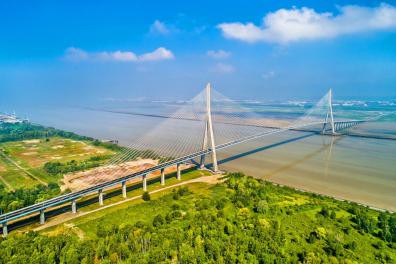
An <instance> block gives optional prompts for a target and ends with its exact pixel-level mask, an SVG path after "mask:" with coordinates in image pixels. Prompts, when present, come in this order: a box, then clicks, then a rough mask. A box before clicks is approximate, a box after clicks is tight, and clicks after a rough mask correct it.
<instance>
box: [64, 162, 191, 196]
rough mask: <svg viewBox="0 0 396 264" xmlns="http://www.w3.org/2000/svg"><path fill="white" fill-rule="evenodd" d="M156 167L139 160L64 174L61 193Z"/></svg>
mask: <svg viewBox="0 0 396 264" xmlns="http://www.w3.org/2000/svg"><path fill="white" fill-rule="evenodd" d="M156 165H158V160H153V159H140V160H135V161H128V162H124V163H122V164H118V165H107V166H101V167H98V168H94V169H91V170H87V171H82V172H75V173H69V174H66V175H65V176H64V177H63V180H62V181H63V185H62V186H61V189H62V191H64V190H66V189H70V190H71V191H73V192H74V191H79V190H83V189H86V188H88V187H91V186H94V185H97V184H100V183H103V182H107V181H111V180H115V179H119V178H120V177H123V176H126V175H129V174H132V173H135V172H139V171H142V170H145V169H148V168H151V167H154V166H156ZM188 167H189V166H188V165H184V166H182V169H186V168H188ZM175 171H176V166H170V167H168V168H166V169H165V173H172V172H175ZM159 173H160V172H159V171H156V172H153V173H151V174H150V175H148V178H151V177H156V176H159ZM136 181H140V179H133V180H129V181H128V182H136Z"/></svg>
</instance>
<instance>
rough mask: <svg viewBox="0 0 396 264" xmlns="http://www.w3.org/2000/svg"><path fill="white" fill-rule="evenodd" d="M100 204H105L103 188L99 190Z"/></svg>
mask: <svg viewBox="0 0 396 264" xmlns="http://www.w3.org/2000/svg"><path fill="white" fill-rule="evenodd" d="M99 205H100V206H102V205H103V189H100V190H99Z"/></svg>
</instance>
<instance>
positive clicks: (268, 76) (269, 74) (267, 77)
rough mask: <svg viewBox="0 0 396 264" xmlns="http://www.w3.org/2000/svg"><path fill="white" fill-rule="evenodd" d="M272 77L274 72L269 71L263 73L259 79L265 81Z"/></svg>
mask: <svg viewBox="0 0 396 264" xmlns="http://www.w3.org/2000/svg"><path fill="white" fill-rule="evenodd" d="M274 76H275V72H274V71H269V72H266V73H263V74H262V75H261V77H263V79H266V80H268V79H271V78H273V77H274Z"/></svg>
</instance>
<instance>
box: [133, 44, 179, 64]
mask: <svg viewBox="0 0 396 264" xmlns="http://www.w3.org/2000/svg"><path fill="white" fill-rule="evenodd" d="M173 58H175V56H174V55H173V53H172V51H170V50H168V49H166V48H164V47H160V48H158V49H156V50H154V51H153V52H149V53H145V54H142V55H140V56H139V57H138V59H139V61H157V60H170V59H173Z"/></svg>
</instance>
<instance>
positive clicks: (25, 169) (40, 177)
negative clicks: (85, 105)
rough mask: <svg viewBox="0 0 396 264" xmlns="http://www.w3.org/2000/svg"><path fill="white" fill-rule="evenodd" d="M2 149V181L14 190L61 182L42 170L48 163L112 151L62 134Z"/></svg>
mask: <svg viewBox="0 0 396 264" xmlns="http://www.w3.org/2000/svg"><path fill="white" fill-rule="evenodd" d="M0 150H1V151H2V155H0V177H1V178H0V183H2V184H3V185H5V186H6V187H7V188H8V189H11V190H12V189H17V188H23V187H29V186H33V185H36V184H39V183H43V182H46V183H49V182H58V180H59V177H54V176H51V175H48V174H47V173H46V172H45V171H44V170H43V168H42V167H43V165H44V164H45V163H46V162H49V161H59V162H67V161H71V160H76V161H80V160H86V159H88V158H90V157H93V156H100V155H109V154H112V153H113V152H111V151H110V150H108V149H106V148H103V147H97V146H93V145H92V144H90V143H89V142H85V141H77V140H71V139H66V138H60V137H51V138H48V140H47V139H31V140H23V141H15V142H7V143H2V144H0ZM32 175H33V176H32Z"/></svg>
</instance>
